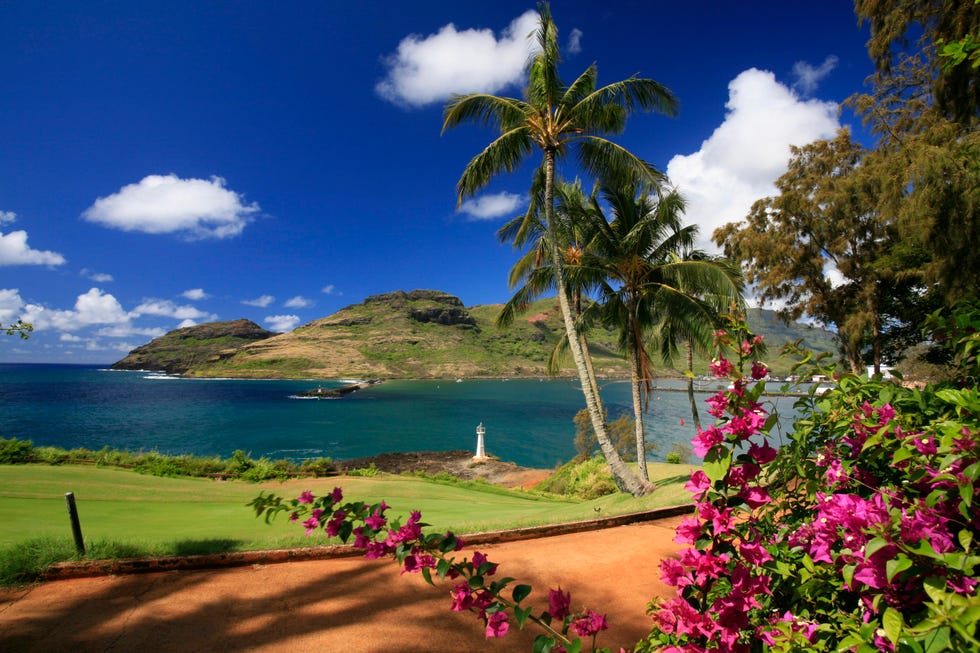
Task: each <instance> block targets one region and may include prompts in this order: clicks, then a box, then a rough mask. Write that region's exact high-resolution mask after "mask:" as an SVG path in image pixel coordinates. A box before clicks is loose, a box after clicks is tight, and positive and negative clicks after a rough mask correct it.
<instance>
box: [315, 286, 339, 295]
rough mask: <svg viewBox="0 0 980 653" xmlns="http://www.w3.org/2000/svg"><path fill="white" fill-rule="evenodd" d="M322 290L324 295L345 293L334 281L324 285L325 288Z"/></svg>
mask: <svg viewBox="0 0 980 653" xmlns="http://www.w3.org/2000/svg"><path fill="white" fill-rule="evenodd" d="M320 292H322V293H323V294H324V295H343V294H344V293H342V292H340V291H339V290H337V287H336V286H335V285H333V284H332V283H328V284H327V285H325V286H324V287H323V290H321V291H320Z"/></svg>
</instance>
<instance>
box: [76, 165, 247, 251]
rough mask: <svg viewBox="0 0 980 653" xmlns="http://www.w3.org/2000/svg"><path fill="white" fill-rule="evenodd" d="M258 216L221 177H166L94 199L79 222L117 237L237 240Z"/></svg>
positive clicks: (143, 181) (154, 176)
mask: <svg viewBox="0 0 980 653" xmlns="http://www.w3.org/2000/svg"><path fill="white" fill-rule="evenodd" d="M259 210H260V209H259V206H258V204H256V203H254V202H253V203H251V204H244V203H243V198H242V196H241V195H239V194H238V193H236V192H234V191H232V190H229V189H227V188H225V180H224V179H222V178H221V177H211V179H210V180H207V179H180V178H179V177H177V175H174V174H170V175H148V176H146V177H144V178H143V179H142V180H141V181H139V182H138V183H135V184H129V185H127V186H123V187H122V188H120V189H119V191H118V192H116V193H113V194H112V195H109V196H108V197H100V198H99V199H97V200H96V201H95V203H94V204H93V205H92V206H90V207H89V208H88V209H86V211H85V212H84V213H83V214H82V217H83V218H85V219H86V220H89V221H90V222H96V223H99V224H101V225H103V226H106V227H110V228H113V229H121V230H123V231H142V232H144V233H149V234H167V233H181V234H184V235H186V236H187V237H189V238H194V239H198V238H229V237H231V236H237V235H238V234H240V233H241V232H242V229H244V228H245V225H246V224H248V223H249V222H250V221H251V220H252V217H253V216H254V215H255V214H256V213H258V212H259Z"/></svg>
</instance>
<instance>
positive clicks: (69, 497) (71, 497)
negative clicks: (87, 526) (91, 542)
mask: <svg viewBox="0 0 980 653" xmlns="http://www.w3.org/2000/svg"><path fill="white" fill-rule="evenodd" d="M65 502H66V503H67V504H68V519H69V521H71V534H72V535H73V536H74V537H75V549H77V550H78V554H79V555H85V540H83V539H82V525H81V524H80V523H79V521H78V509H77V508H75V493H74V492H65Z"/></svg>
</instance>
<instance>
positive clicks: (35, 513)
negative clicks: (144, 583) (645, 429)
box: [0, 463, 692, 583]
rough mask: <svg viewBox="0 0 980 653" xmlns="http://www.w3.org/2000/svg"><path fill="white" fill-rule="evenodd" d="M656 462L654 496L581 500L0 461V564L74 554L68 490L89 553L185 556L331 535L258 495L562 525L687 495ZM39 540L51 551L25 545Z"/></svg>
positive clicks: (435, 526) (438, 522) (462, 528)
mask: <svg viewBox="0 0 980 653" xmlns="http://www.w3.org/2000/svg"><path fill="white" fill-rule="evenodd" d="M649 469H650V477H651V480H653V481H654V482H655V483H657V485H658V486H660V488H659V489H658V490H657V491H656V492H654V493H652V494H651V495H648V496H646V497H642V498H639V499H635V498H633V497H630V496H628V495H623V494H616V495H609V496H605V497H601V498H599V499H595V500H591V501H581V500H574V499H567V498H561V497H554V496H547V495H542V494H538V493H534V492H526V491H521V490H507V489H504V488H500V487H496V486H492V485H489V484H486V483H473V482H468V483H463V482H461V483H455V482H440V481H434V480H430V479H423V478H417V477H411V476H392V475H384V474H382V475H379V476H376V477H359V476H358V477H354V476H349V477H348V476H343V477H334V478H326V479H324V478H320V479H301V480H290V481H285V482H267V483H246V482H242V481H214V480H209V479H198V478H162V477H156V476H145V475H141V474H137V473H134V472H131V471H126V470H122V469H117V468H101V467H93V466H73V465H65V466H49V465H33V464H32V465H0V523H3V524H4V528H3V529H2V531H0V567H9V566H10V560H9V559H8V560H7V562H6V563H5V562H4V561H3V560H2V558H4V557H5V556H6V557H7V558H10V557H11V556H13V557H23V556H25V555H30V556H32V557H38V556H40V557H42V558H46V559H51V558H54V559H58V558H61V559H68V558H70V557H74V545H73V543H72V542H73V540H72V535H71V528H70V525H69V520H68V511H67V508H66V502H65V493H66V492H72V493H74V496H75V501H76V505H77V507H78V514H79V520H80V522H81V528H82V533H83V536H84V540H85V543H86V548H87V549H88V554H89V555H88V557H90V558H92V557H124V556H131V555H174V554H178V555H179V554H193V553H213V552H219V551H241V550H255V549H269V548H280V547H290V546H308V545H310V544H320V543H326V542H328V540H327V538H325V537H323V536H314V537H311V538H307V537H306V536H305V535H304V534H303V529H302V528H300V527H298V526H297V525H295V524H290V523H289V522H288V521H287V520H286V519H280V520H276V521H273V522H272V523H271V524H266V523H265V521H264V520H262V519H257V518H256V517H255V515H254V513H253V512H252V510H251V509H250V508H248V507H247V506H246V504H247V503H248V502H249V501H251V500H252V499H253V498H255V497H256V496H257V495H258V494H259V493H260V492H264V493H269V492H272V493H275V494H279V495H281V496H283V497H286V498H292V497H295V496H298V495H299V493H300V492H302V491H303V490H312V491H313V492H314V493H317V494H323V493H326V492H329V491H330V490H332V489H333V487H334V486H340V487H342V488H343V491H344V496H345V500H360V501H365V502H368V503H373V502H377V501H380V500H382V499H384V500H385V501H386V502H387V503H388V504H389V505H390V506H391V507H392V510H391V511H390V514H391V515H393V516H394V515H406V516H407V515H408V513H409V512H410V511H412V510H420V511H421V512H422V517H423V521H424V522H426V523H428V524H430V528H431V529H432V530H446V529H452V530H454V531H456V532H459V533H466V532H478V531H485V530H497V529H505V528H514V527H520V526H530V525H540V524H549V523H562V522H568V521H575V520H581V519H590V518H594V517H595V516H596V515H597V514H601V515H603V516H606V515H615V514H622V513H627V512H634V511H640V510H647V509H650V508H655V507H660V506H667V505H676V504H680V503H685V502H688V501H690V495H689V494H688V493H687V492H686V491H685V490H684V489H683V485H684V483H685V482H686V481H687V479H688V477H689V475H690V470H691V469H692V467H690V466H687V465H673V464H666V463H650V465H649ZM35 548H41V549H47V551H46V552H43V551H42V552H40V553H38V552H34V553H31V552H30V551H27V550H28V549H35ZM50 561H53V560H49V562H50ZM2 575H3V574H0V576H2ZM8 575H9V573H8ZM15 575H16V574H15ZM0 582H8V583H9V582H10V581H9V580H7V581H4V579H3V578H0Z"/></svg>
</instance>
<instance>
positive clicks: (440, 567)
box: [436, 558, 451, 580]
mask: <svg viewBox="0 0 980 653" xmlns="http://www.w3.org/2000/svg"><path fill="white" fill-rule="evenodd" d="M450 566H451V564H450V562H449V561H448V560H446V559H445V558H443V559H442V560H440V561H439V562H438V564H436V571H437V572H438V573H439V578H441V579H442V580H446V574H448V573H449V567H450Z"/></svg>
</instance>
